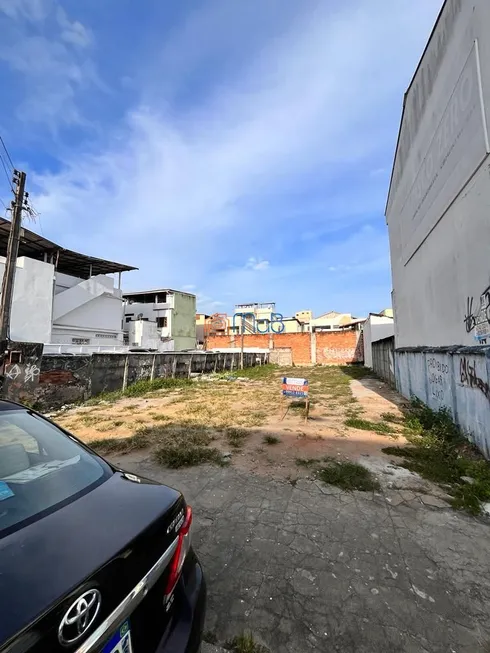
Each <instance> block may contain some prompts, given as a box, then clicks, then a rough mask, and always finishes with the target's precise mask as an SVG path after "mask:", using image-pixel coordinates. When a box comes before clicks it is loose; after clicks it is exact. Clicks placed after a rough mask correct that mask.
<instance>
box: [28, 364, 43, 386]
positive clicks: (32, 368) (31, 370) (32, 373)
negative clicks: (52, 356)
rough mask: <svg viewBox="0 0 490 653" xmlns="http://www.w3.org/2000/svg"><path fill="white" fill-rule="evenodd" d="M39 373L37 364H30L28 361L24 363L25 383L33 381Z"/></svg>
mask: <svg viewBox="0 0 490 653" xmlns="http://www.w3.org/2000/svg"><path fill="white" fill-rule="evenodd" d="M40 373H41V370H40V369H39V367H38V366H37V365H31V364H30V363H29V364H28V365H26V369H25V372H24V380H25V382H26V383H29V382H30V381H35V380H36V377H38V376H39V374H40Z"/></svg>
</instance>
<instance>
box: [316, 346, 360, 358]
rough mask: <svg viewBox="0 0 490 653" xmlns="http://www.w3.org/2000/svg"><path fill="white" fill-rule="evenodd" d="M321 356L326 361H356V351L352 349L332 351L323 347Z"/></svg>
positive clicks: (332, 349)
mask: <svg viewBox="0 0 490 653" xmlns="http://www.w3.org/2000/svg"><path fill="white" fill-rule="evenodd" d="M323 356H324V358H326V359H327V360H334V361H350V360H356V350H355V349H354V348H350V349H348V348H346V349H334V348H332V347H324V348H323Z"/></svg>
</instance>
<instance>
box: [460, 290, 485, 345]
mask: <svg viewBox="0 0 490 653" xmlns="http://www.w3.org/2000/svg"><path fill="white" fill-rule="evenodd" d="M463 322H464V324H465V327H466V333H471V332H472V331H475V339H476V340H477V341H478V342H479V343H480V344H486V340H487V338H489V337H490V286H488V288H485V290H484V291H483V292H482V294H481V295H480V304H479V305H475V300H474V298H473V297H467V298H466V313H465V316H464V320H463Z"/></svg>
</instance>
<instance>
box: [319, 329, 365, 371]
mask: <svg viewBox="0 0 490 653" xmlns="http://www.w3.org/2000/svg"><path fill="white" fill-rule="evenodd" d="M360 340H361V338H359V332H356V331H334V332H332V333H325V332H323V333H317V334H316V362H317V363H319V364H320V365H343V364H344V363H362V362H363V360H364V352H363V351H362V346H361V345H362V343H360Z"/></svg>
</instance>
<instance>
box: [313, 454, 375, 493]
mask: <svg viewBox="0 0 490 653" xmlns="http://www.w3.org/2000/svg"><path fill="white" fill-rule="evenodd" d="M325 460H326V461H327V460H328V459H325ZM317 475H318V478H319V479H320V480H321V481H323V482H324V483H328V484H329V485H336V486H337V487H340V488H342V489H343V490H349V491H350V490H361V491H363V492H369V491H372V490H378V489H379V483H378V481H377V480H376V479H375V478H374V476H373V474H372V473H371V472H370V471H369V469H366V468H365V467H363V466H362V465H359V464H358V463H352V462H349V461H339V460H334V459H331V460H328V464H327V465H325V466H323V467H321V468H320V469H319V470H318V472H317Z"/></svg>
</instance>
